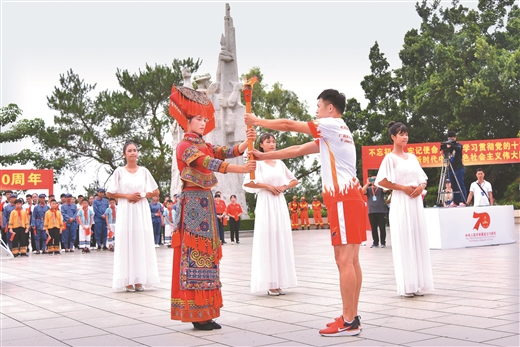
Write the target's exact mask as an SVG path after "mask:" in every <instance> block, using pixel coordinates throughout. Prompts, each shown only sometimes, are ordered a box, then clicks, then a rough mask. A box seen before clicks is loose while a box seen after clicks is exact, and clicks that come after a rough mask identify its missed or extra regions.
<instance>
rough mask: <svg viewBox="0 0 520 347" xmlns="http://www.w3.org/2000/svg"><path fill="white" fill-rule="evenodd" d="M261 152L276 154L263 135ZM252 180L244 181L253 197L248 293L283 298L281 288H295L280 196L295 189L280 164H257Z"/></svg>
mask: <svg viewBox="0 0 520 347" xmlns="http://www.w3.org/2000/svg"><path fill="white" fill-rule="evenodd" d="M258 143H259V147H260V148H259V150H260V151H261V152H271V151H274V150H276V140H275V138H274V136H273V135H272V134H269V133H265V134H263V135H262V136H260V139H259V141H258ZM255 176H256V177H255V180H251V179H250V178H249V175H245V177H244V189H245V191H247V192H249V193H256V194H257V200H256V209H255V228H254V238H253V258H252V262H251V293H256V292H260V291H264V290H266V291H267V294H268V295H274V296H277V295H284V294H285V293H284V291H283V290H282V288H290V287H296V286H297V285H298V282H297V280H296V270H295V268H294V251H293V242H292V230H291V220H290V219H289V213H288V211H287V203H286V201H285V198H284V194H283V192H284V191H285V190H286V189H288V188H293V187H295V186H297V185H298V181H297V180H296V178H295V177H294V175H293V173H292V172H290V171H289V169H287V167H286V166H285V164H284V163H283V161H281V160H265V161H258V162H257V166H256V171H255Z"/></svg>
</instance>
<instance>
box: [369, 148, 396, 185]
mask: <svg viewBox="0 0 520 347" xmlns="http://www.w3.org/2000/svg"><path fill="white" fill-rule="evenodd" d="M394 165H395V163H394V161H393V160H392V158H391V154H390V153H389V154H387V155H385V157H384V158H383V161H382V162H381V166H379V171H378V172H377V176H376V180H375V182H374V184H375V185H376V186H378V187H380V188H384V187H381V186H380V185H379V183H380V182H381V181H382V180H383V179H385V178H386V180H387V181H388V182H391V183H395V167H394ZM385 189H386V188H385Z"/></svg>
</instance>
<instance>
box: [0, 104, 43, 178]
mask: <svg viewBox="0 0 520 347" xmlns="http://www.w3.org/2000/svg"><path fill="white" fill-rule="evenodd" d="M22 114H23V112H22V110H21V109H20V108H19V107H18V105H16V104H9V105H8V106H7V107H2V108H0V129H1V132H0V144H4V143H15V142H17V141H20V140H23V139H31V140H32V141H33V142H34V141H35V139H36V138H37V137H38V135H39V134H40V133H41V131H42V130H43V129H44V128H45V123H44V121H43V119H40V118H35V119H19V118H20V117H21V116H22ZM29 163H32V164H33V165H34V167H36V168H39V169H45V168H52V163H50V162H49V161H47V160H46V159H45V158H44V156H42V154H41V151H39V150H38V149H35V150H31V149H23V150H21V151H19V152H15V153H11V154H0V166H2V167H6V166H10V165H14V164H21V165H26V164H29Z"/></svg>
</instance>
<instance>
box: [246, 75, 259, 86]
mask: <svg viewBox="0 0 520 347" xmlns="http://www.w3.org/2000/svg"><path fill="white" fill-rule="evenodd" d="M256 82H258V77H256V76H253V77H251V78H250V79H248V80H246V79H245V78H244V89H253V84H255V83H256Z"/></svg>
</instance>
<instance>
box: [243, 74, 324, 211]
mask: <svg viewBox="0 0 520 347" xmlns="http://www.w3.org/2000/svg"><path fill="white" fill-rule="evenodd" d="M252 76H257V77H258V82H257V83H255V85H254V89H253V102H252V111H253V113H255V114H256V115H257V116H258V117H261V118H266V119H280V118H283V119H292V120H297V121H304V122H307V121H310V120H311V119H312V118H311V116H310V115H309V114H308V112H307V105H306V103H305V102H301V101H300V100H299V99H298V96H297V95H296V94H295V93H294V92H292V91H290V90H287V89H284V88H283V86H282V84H281V83H279V82H276V83H274V84H273V86H272V87H269V86H268V85H266V84H265V83H263V77H264V76H263V74H262V72H261V71H260V68H259V67H253V68H252V69H251V70H250V71H249V72H248V73H247V74H245V75H243V76H242V77H245V78H247V79H249V78H251V77H252ZM243 103H244V102H243ZM257 130H258V137H260V135H261V134H262V133H263V132H269V133H271V134H273V135H274V137H275V139H276V148H277V149H283V148H286V147H289V146H293V145H301V144H302V143H305V142H308V141H312V137H311V136H309V135H307V134H299V133H292V132H281V131H274V130H269V129H257ZM257 142H258V141H257ZM256 148H258V144H256ZM284 162H285V164H286V165H287V167H288V168H289V170H290V171H292V172H293V173H294V175H295V176H296V178H297V179H298V181H299V182H300V184H299V185H298V186H297V187H295V188H293V189H291V190H289V191H287V193H286V195H285V198H286V200H287V201H288V202H289V201H290V200H292V196H293V195H297V196H298V197H301V196H306V197H307V200H308V201H309V198H310V197H311V196H313V195H321V182H320V181H319V175H318V173H319V169H320V166H319V163H318V161H317V160H316V159H314V160H312V159H309V158H308V157H298V158H292V159H286V160H284ZM316 181H318V184H317V183H316ZM246 200H247V205H248V207H249V209H250V211H251V212H252V211H254V206H255V200H254V196H253V194H248V193H247V196H246Z"/></svg>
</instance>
